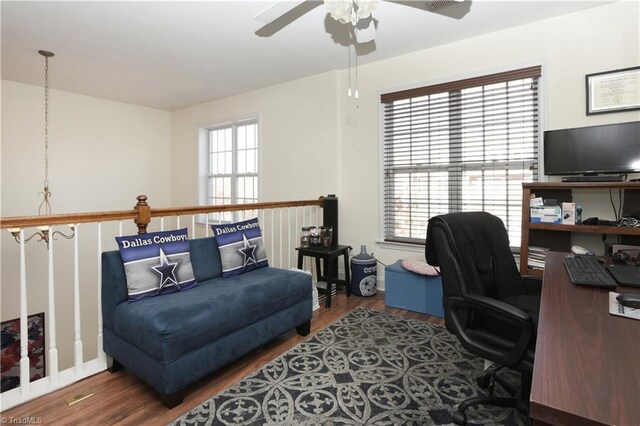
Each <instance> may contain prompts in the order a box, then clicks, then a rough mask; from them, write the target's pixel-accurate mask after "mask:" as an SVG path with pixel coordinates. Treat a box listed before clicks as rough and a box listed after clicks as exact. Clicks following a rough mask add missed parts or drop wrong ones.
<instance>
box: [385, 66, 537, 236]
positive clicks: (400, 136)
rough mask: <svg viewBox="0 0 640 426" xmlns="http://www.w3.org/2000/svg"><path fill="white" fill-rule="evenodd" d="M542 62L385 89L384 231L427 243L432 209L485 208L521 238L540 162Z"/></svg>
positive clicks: (510, 233) (447, 210)
mask: <svg viewBox="0 0 640 426" xmlns="http://www.w3.org/2000/svg"><path fill="white" fill-rule="evenodd" d="M540 75H541V68H540V67H531V68H526V69H520V70H515V71H509V72H504V73H499V74H492V75H487V76H483V77H476V78H471V79H466V80H460V81H455V82H449V83H444V84H438V85H434V86H427V87H420V88H415V89H410V90H405V91H402V92H394V93H387V94H383V95H382V96H381V102H382V104H383V110H384V118H383V120H384V122H383V126H384V146H383V149H384V155H383V157H384V166H383V167H384V239H385V241H397V242H407V243H420V244H423V243H424V241H425V237H426V231H427V222H428V220H429V218H430V217H432V216H436V215H439V214H444V213H453V212H461V211H477V210H483V211H487V212H490V213H492V214H495V215H496V216H499V217H500V218H501V219H502V220H503V222H504V223H505V226H506V227H507V231H508V232H509V239H510V241H511V245H518V246H519V244H520V232H521V229H520V225H521V223H520V222H521V217H522V206H521V203H522V187H521V183H522V182H529V181H536V180H537V176H538V173H537V169H538V80H539V78H540Z"/></svg>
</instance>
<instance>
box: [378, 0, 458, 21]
mask: <svg viewBox="0 0 640 426" xmlns="http://www.w3.org/2000/svg"><path fill="white" fill-rule="evenodd" d="M387 1H389V2H391V3H397V4H401V5H403V6H409V7H413V8H415V9H420V10H424V11H426V12H433V13H437V14H438V15H443V16H448V17H449V18H454V19H461V18H462V17H464V16H465V15H466V14H467V13H468V12H469V10H470V9H471V0H426V1H425V0H423V1H415V0H387Z"/></svg>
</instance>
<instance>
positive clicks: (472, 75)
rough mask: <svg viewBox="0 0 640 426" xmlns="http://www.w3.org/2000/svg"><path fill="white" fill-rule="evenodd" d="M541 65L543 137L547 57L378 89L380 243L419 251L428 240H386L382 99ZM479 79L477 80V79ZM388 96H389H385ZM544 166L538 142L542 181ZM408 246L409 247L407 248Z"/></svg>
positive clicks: (540, 179)
mask: <svg viewBox="0 0 640 426" xmlns="http://www.w3.org/2000/svg"><path fill="white" fill-rule="evenodd" d="M533 67H538V68H540V70H541V72H540V76H539V77H538V99H539V102H538V123H539V125H538V141H542V138H543V137H544V130H545V129H546V128H547V122H546V114H545V110H546V108H545V101H546V84H545V78H544V73H542V70H543V69H544V68H545V67H546V64H545V61H544V60H542V59H539V60H533V61H526V62H521V63H516V64H511V65H504V66H499V67H494V68H489V69H484V70H480V71H474V72H468V73H464V74H453V75H448V76H444V77H440V78H434V79H431V80H426V81H422V82H415V83H409V84H403V85H399V86H394V87H388V88H385V89H379V90H378V93H377V95H378V97H377V99H378V195H379V196H378V239H377V241H376V242H377V244H378V245H380V246H381V247H383V248H386V249H389V250H393V249H395V248H396V247H397V249H402V250H407V251H415V250H413V248H414V247H416V246H422V247H424V246H425V242H424V241H423V242H422V243H417V242H415V243H414V242H400V241H387V240H385V196H384V189H385V168H384V160H385V158H384V145H385V132H384V128H385V123H384V115H385V104H384V103H383V102H381V100H382V96H384V95H385V94H393V93H409V92H411V91H412V90H415V89H416V88H421V87H446V85H447V84H448V83H450V82H455V81H473V80H476V79H481V78H482V77H483V76H493V75H495V74H503V73H507V72H510V71H513V70H520V69H528V68H533ZM476 81H477V80H476ZM385 100H386V98H385ZM543 170H544V148H543V144H542V143H538V170H537V174H538V176H537V179H538V182H545V181H548V180H549V178H548V176H545V175H544V173H543ZM405 247H406V249H405ZM511 249H512V252H513V251H514V250H516V251H519V247H511Z"/></svg>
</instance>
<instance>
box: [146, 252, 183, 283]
mask: <svg viewBox="0 0 640 426" xmlns="http://www.w3.org/2000/svg"><path fill="white" fill-rule="evenodd" d="M177 267H178V262H173V263H172V262H169V259H167V256H166V255H165V254H164V252H163V251H162V249H160V264H159V265H155V266H149V269H151V270H152V271H153V272H155V273H156V274H158V275H159V276H160V284H159V285H158V293H160V291H161V290H162V289H163V288H165V287H166V286H170V285H175V286H176V287H178V289H180V284H178V279H177V278H176V268H177Z"/></svg>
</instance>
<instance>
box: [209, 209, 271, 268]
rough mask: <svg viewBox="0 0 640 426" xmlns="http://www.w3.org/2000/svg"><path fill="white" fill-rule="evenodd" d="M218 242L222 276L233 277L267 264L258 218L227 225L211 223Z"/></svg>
mask: <svg viewBox="0 0 640 426" xmlns="http://www.w3.org/2000/svg"><path fill="white" fill-rule="evenodd" d="M211 228H212V229H213V235H214V236H215V237H216V242H217V243H218V250H219V251H220V261H221V262H222V276H223V277H234V276H236V275H240V274H242V273H245V272H249V271H253V270H254V269H258V268H264V267H265V266H269V262H268V261H267V252H266V251H265V249H264V243H263V242H262V233H261V232H260V226H259V225H258V218H253V219H249V220H245V221H242V222H237V223H230V224H228V225H211Z"/></svg>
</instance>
